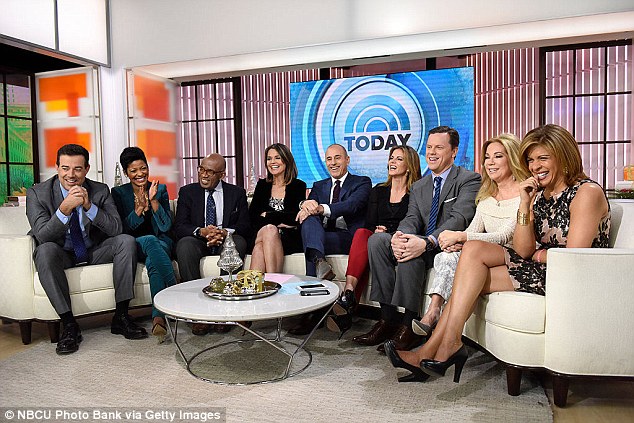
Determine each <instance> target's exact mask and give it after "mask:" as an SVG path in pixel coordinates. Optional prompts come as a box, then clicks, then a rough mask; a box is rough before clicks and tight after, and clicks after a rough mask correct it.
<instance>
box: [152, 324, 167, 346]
mask: <svg viewBox="0 0 634 423" xmlns="http://www.w3.org/2000/svg"><path fill="white" fill-rule="evenodd" d="M152 335H153V336H156V339H157V340H158V343H159V344H162V343H163V342H165V336H166V335H167V328H166V327H165V324H164V323H161V322H156V323H154V325H152Z"/></svg>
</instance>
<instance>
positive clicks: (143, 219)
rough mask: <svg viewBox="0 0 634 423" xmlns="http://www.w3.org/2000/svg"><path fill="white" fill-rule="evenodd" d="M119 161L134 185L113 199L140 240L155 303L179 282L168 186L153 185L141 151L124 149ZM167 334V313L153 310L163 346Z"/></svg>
mask: <svg viewBox="0 0 634 423" xmlns="http://www.w3.org/2000/svg"><path fill="white" fill-rule="evenodd" d="M119 160H120V163H121V166H122V167H123V170H124V172H125V174H126V176H127V177H128V178H129V179H130V182H129V183H127V184H125V185H121V186H119V187H114V188H112V198H113V199H114V202H115V204H116V205H117V210H118V211H119V215H121V221H122V222H123V232H124V233H126V234H130V235H132V236H134V237H135V238H136V242H137V256H138V258H139V261H144V262H145V267H146V268H147V273H148V276H149V279H150V292H151V294H152V300H154V296H155V295H156V294H157V292H159V291H160V290H162V289H164V288H166V287H168V286H171V285H174V284H175V283H176V276H175V275H174V268H173V267H172V260H171V252H172V244H173V241H172V239H171V238H170V237H169V235H168V232H169V230H170V229H171V227H172V216H171V213H170V206H169V196H168V195H167V187H166V186H165V185H164V184H159V183H158V181H157V180H154V181H151V182H150V180H149V177H150V172H149V167H148V164H147V159H146V158H145V154H144V153H143V150H141V149H140V148H138V147H126V148H124V149H123V151H122V152H121V156H120V158H119ZM166 334H167V330H166V327H165V317H164V315H163V313H161V312H160V311H159V310H157V309H156V308H155V307H152V335H154V336H156V337H157V338H158V341H159V343H162V342H163V341H164V340H165V335H166Z"/></svg>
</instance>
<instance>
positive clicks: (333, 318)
mask: <svg viewBox="0 0 634 423" xmlns="http://www.w3.org/2000/svg"><path fill="white" fill-rule="evenodd" d="M326 327H327V328H328V330H329V331H331V332H339V338H338V339H341V337H342V336H343V334H344V333H346V332H347V331H348V330H349V329H350V328H351V327H352V315H350V314H344V315H341V316H337V315H336V314H331V315H330V316H328V317H327V318H326Z"/></svg>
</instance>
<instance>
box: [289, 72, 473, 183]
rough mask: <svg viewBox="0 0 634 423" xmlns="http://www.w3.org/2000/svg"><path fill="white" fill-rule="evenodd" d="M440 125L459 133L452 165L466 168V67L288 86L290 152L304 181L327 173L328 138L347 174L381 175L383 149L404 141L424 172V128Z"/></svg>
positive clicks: (469, 110)
mask: <svg viewBox="0 0 634 423" xmlns="http://www.w3.org/2000/svg"><path fill="white" fill-rule="evenodd" d="M439 125H448V126H453V127H454V128H456V129H457V130H458V132H459V133H460V149H459V152H458V156H457V161H456V164H459V165H467V167H469V164H471V167H470V168H471V169H473V164H472V162H469V160H472V157H473V153H472V150H473V136H472V135H473V69H472V68H458V69H449V70H440V71H421V72H408V73H400V74H390V75H376V76H369V77H359V78H346V79H333V80H325V81H311V82H306V83H295V84H291V137H292V138H291V139H292V147H293V154H294V155H295V159H296V160H297V162H298V166H299V167H300V177H301V178H304V180H306V182H307V183H308V184H309V186H310V183H311V182H313V181H315V180H320V179H323V178H325V177H327V176H328V171H327V169H326V167H325V164H324V155H325V151H326V149H327V148H328V146H329V145H331V144H334V143H337V144H341V145H342V146H344V148H346V150H347V151H348V154H349V155H350V167H349V169H350V171H351V172H352V173H354V174H357V175H367V176H370V178H371V179H372V181H373V182H374V183H377V182H381V181H384V180H385V179H386V177H387V171H386V167H387V159H388V153H389V149H390V148H391V147H393V146H395V145H398V146H400V145H403V144H404V143H405V144H406V145H408V146H410V147H412V148H414V149H415V150H416V151H417V152H418V153H419V155H420V156H421V166H422V171H423V173H425V172H426V170H427V166H426V164H425V160H424V155H425V141H426V139H427V132H428V131H429V129H431V128H434V127H436V126H439ZM469 154H470V155H471V158H470V157H469Z"/></svg>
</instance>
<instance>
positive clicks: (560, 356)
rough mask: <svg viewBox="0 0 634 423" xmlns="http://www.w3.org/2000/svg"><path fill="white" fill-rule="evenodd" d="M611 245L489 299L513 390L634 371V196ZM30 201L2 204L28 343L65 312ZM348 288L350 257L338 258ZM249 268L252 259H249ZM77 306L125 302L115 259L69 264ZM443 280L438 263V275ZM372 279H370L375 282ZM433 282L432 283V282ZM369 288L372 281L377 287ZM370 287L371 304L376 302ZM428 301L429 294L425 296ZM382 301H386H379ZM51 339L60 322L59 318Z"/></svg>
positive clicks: (145, 292)
mask: <svg viewBox="0 0 634 423" xmlns="http://www.w3.org/2000/svg"><path fill="white" fill-rule="evenodd" d="M610 203H611V208H612V230H611V232H610V246H611V247H614V248H610V249H553V250H550V251H549V253H548V271H547V281H546V285H547V290H548V295H547V296H546V297H543V296H538V295H534V294H527V293H520V292H503V293H494V294H491V295H487V296H484V297H482V298H480V299H479V301H478V303H477V305H476V308H475V311H474V313H473V315H472V316H471V318H470V319H469V320H468V321H467V325H466V326H465V331H464V334H465V336H466V337H467V338H469V339H471V340H472V341H474V342H475V343H477V344H479V346H481V347H482V348H483V349H486V350H487V351H488V352H490V353H491V354H492V355H493V356H495V357H496V358H497V359H498V360H500V361H501V362H503V363H505V364H506V365H507V381H508V391H509V394H510V395H518V394H519V393H520V392H519V390H520V380H521V372H522V369H546V370H548V371H549V372H550V373H551V374H552V375H553V376H554V379H553V380H554V388H555V389H554V391H555V404H557V405H558V406H564V405H565V403H566V397H567V392H568V389H567V388H568V382H567V380H568V379H567V378H568V377H570V376H621V377H634V353H633V351H634V337H633V336H632V333H634V317H632V313H631V312H630V303H631V302H632V300H634V284H632V283H631V280H632V275H634V200H611V201H610ZM28 230H29V225H28V222H27V219H26V214H25V209H24V208H23V207H0V269H3V270H2V272H3V274H2V277H1V278H0V292H1V293H2V294H1V295H0V317H1V318H2V319H3V320H13V321H19V322H20V329H21V332H22V339H23V342H24V343H29V342H30V325H31V322H32V321H34V320H35V321H46V322H57V320H58V319H59V317H58V315H57V314H56V313H55V310H54V309H53V307H52V306H51V304H50V302H49V301H48V298H47V297H46V294H45V293H44V291H43V289H42V287H41V285H40V283H39V280H38V275H37V272H36V270H35V267H34V265H33V261H32V254H33V248H34V242H33V240H32V239H31V237H30V236H27V235H23V234H25V233H27V232H28ZM327 260H328V261H329V262H330V263H331V264H332V266H333V268H334V271H335V274H336V275H337V277H336V279H335V281H336V282H338V283H339V285H340V286H341V287H343V284H344V281H345V271H346V267H347V256H346V255H332V256H328V257H327ZM217 261H218V260H217V257H206V258H204V259H203V260H201V264H200V265H201V274H202V275H203V277H209V276H217V275H219V269H218V266H217V265H216V262H217ZM246 261H247V263H246V265H247V266H248V263H249V257H247V260H246ZM284 272H285V273H292V274H305V262H304V256H303V254H293V255H290V256H287V257H286V259H285V263H284ZM66 273H67V275H68V279H69V284H70V289H71V299H72V304H73V312H74V314H75V315H76V316H85V315H89V314H95V313H100V312H107V311H111V310H113V309H114V307H115V302H114V289H113V287H112V265H111V264H104V265H96V266H85V267H80V268H73V269H68V270H66ZM432 278H433V270H430V273H429V274H428V281H429V280H431V279H432ZM371 283H372V281H371V280H370V283H369V287H370V286H371ZM428 286H429V284H428ZM369 287H368V288H369ZM369 291H370V289H366V292H364V294H363V296H362V303H365V304H370V302H369V300H368V293H369ZM425 300H426V302H428V297H427V296H425ZM149 304H151V298H150V290H149V285H148V277H147V272H146V270H145V267H144V266H143V265H142V264H139V265H138V268H137V277H136V282H135V299H134V300H133V301H132V303H131V305H133V306H142V305H149ZM374 305H377V304H374ZM49 327H50V328H51V339H52V340H54V339H55V337H56V336H57V335H56V334H55V330H56V329H58V327H59V326H58V324H57V323H55V324H51V325H49Z"/></svg>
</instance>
